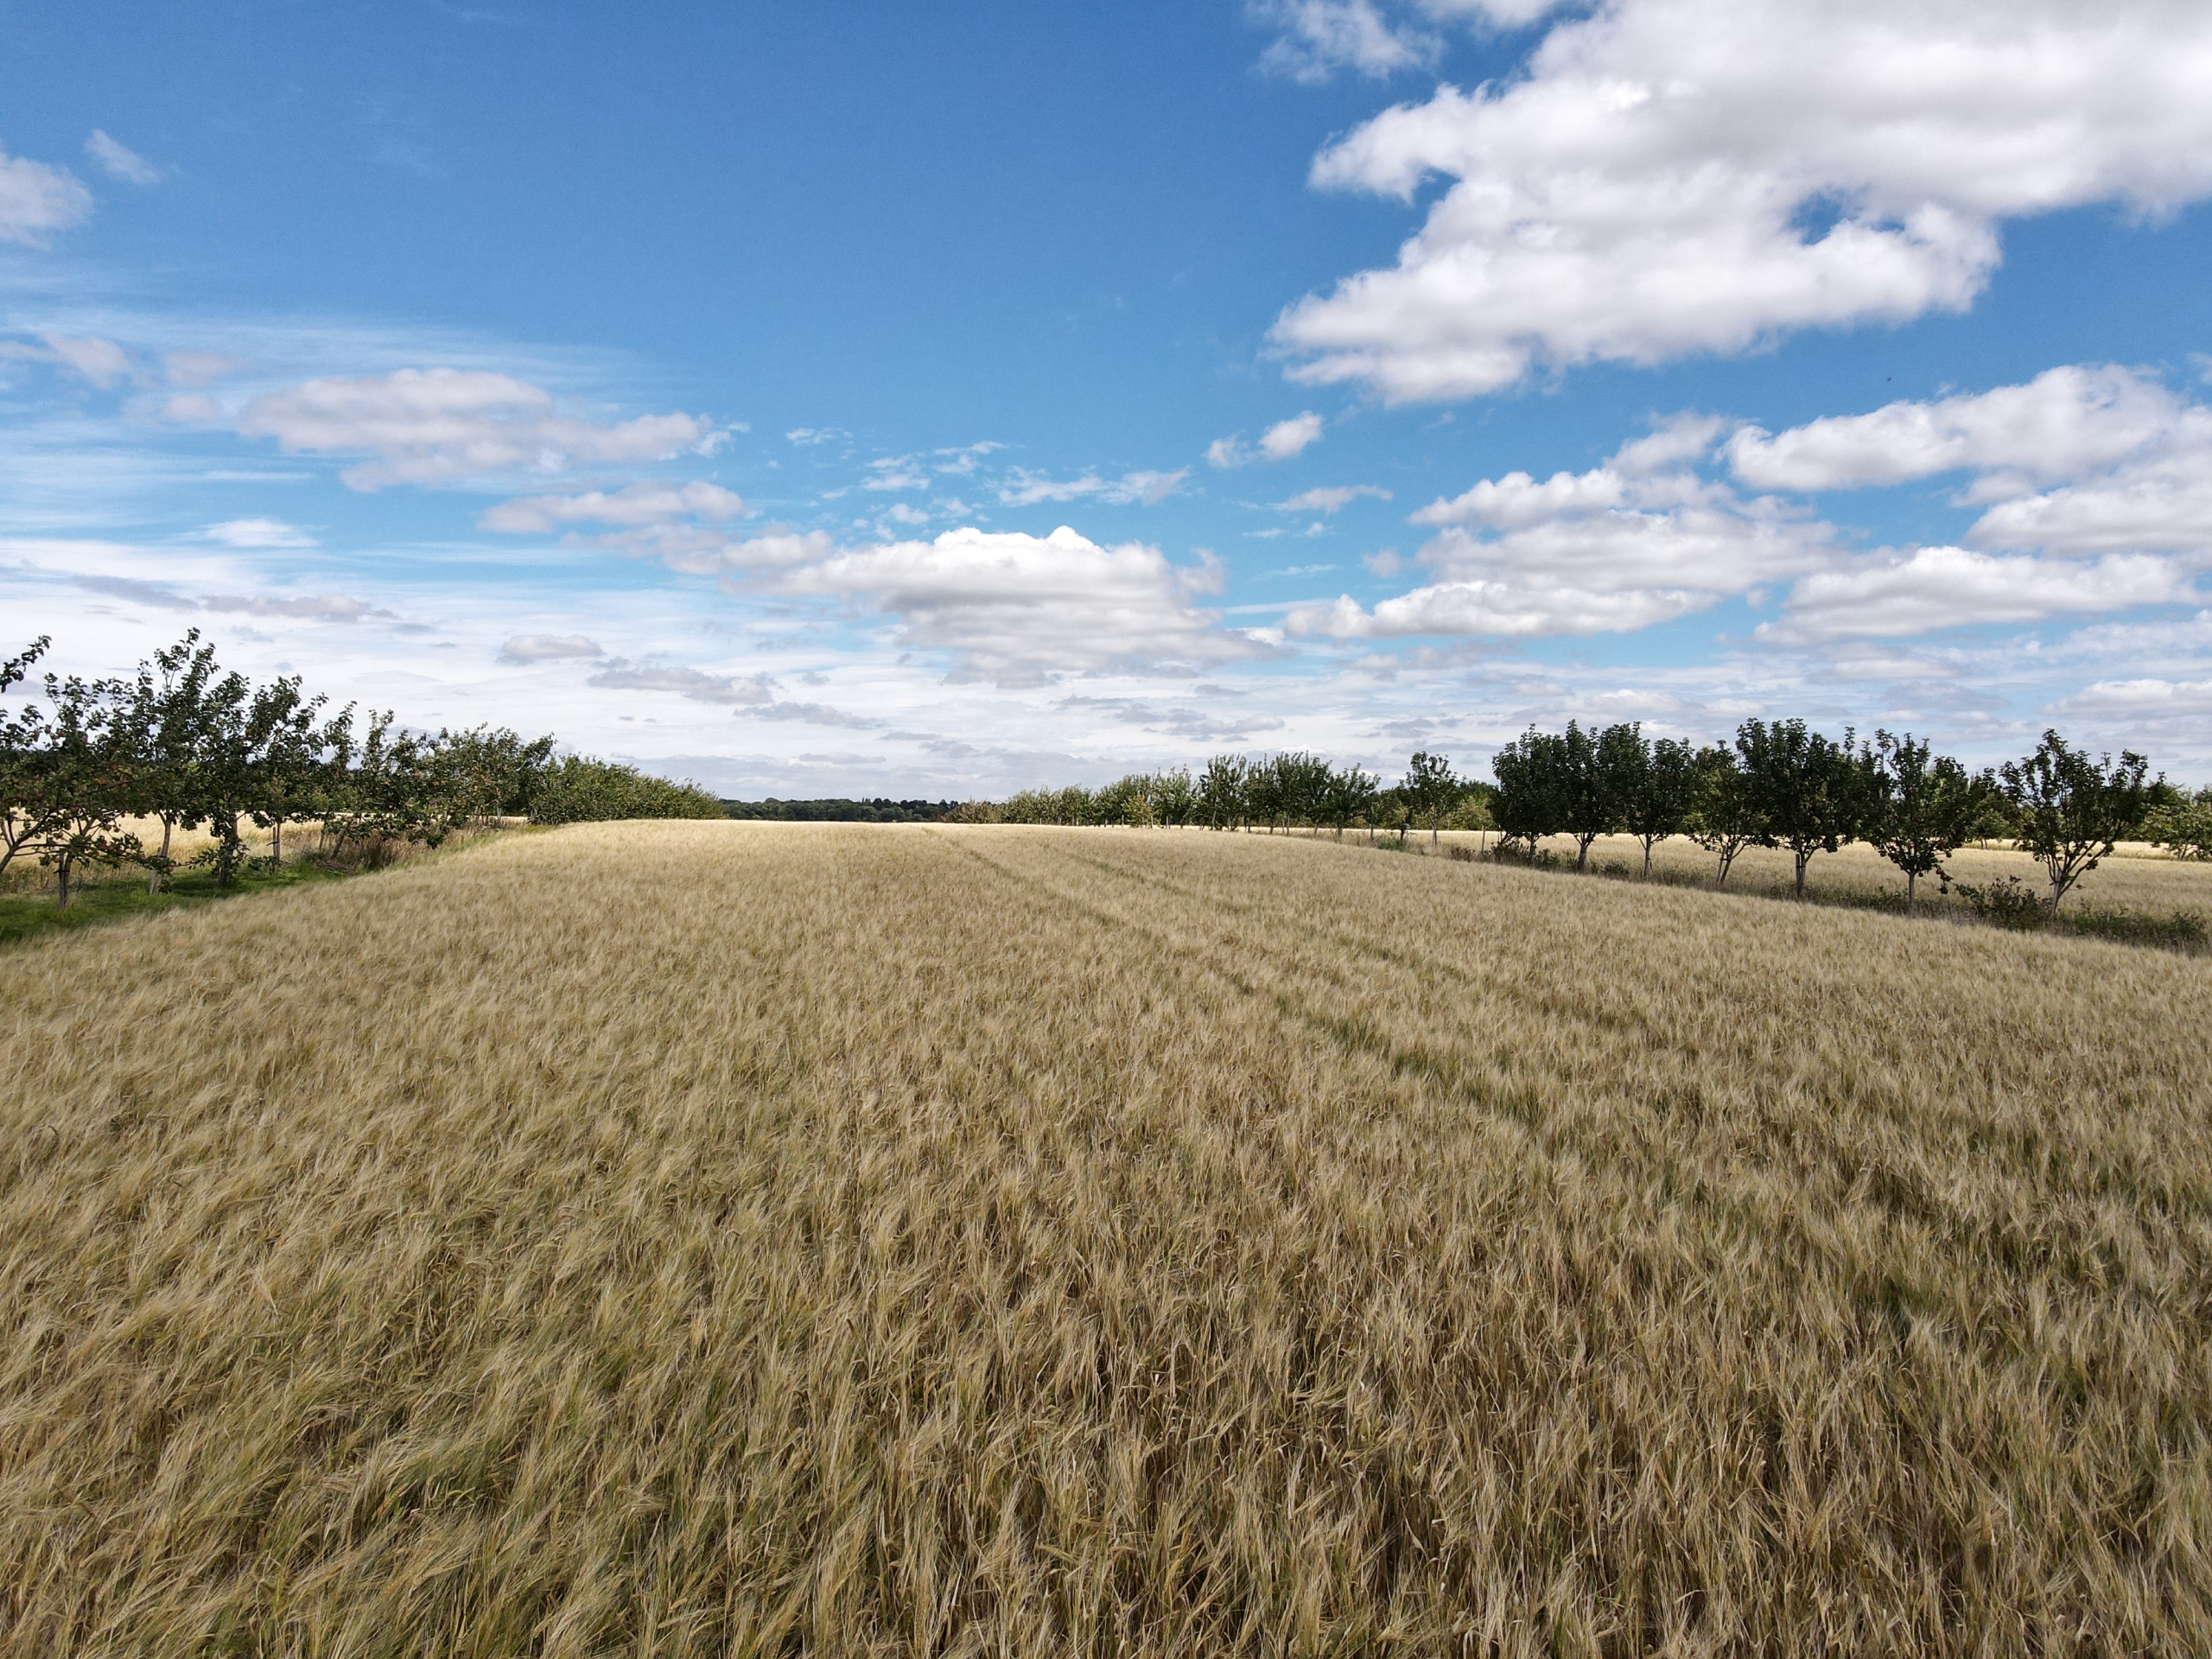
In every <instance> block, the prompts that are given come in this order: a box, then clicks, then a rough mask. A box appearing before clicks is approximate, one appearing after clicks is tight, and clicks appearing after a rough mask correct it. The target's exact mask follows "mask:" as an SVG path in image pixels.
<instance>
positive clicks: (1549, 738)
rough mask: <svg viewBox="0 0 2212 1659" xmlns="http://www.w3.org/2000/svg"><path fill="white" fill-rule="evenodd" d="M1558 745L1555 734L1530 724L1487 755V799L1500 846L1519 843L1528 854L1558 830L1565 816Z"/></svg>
mask: <svg viewBox="0 0 2212 1659" xmlns="http://www.w3.org/2000/svg"><path fill="white" fill-rule="evenodd" d="M1559 750H1560V739H1559V738H1558V737H1556V736H1554V735H1553V734H1551V733H1549V732H1540V731H1538V730H1537V729H1536V728H1535V727H1534V726H1531V727H1530V728H1529V729H1528V730H1527V731H1525V732H1523V733H1522V734H1521V735H1520V736H1518V737H1516V738H1515V739H1514V740H1513V741H1511V742H1510V743H1508V744H1506V745H1505V746H1504V747H1502V748H1500V749H1499V750H1498V752H1497V754H1496V756H1494V757H1493V758H1492V759H1491V775H1492V776H1494V777H1495V778H1496V779H1497V796H1496V798H1493V799H1492V801H1491V815H1492V816H1493V817H1496V818H1497V830H1498V845H1499V846H1500V848H1502V849H1503V848H1508V847H1514V846H1519V847H1520V848H1521V849H1522V851H1523V853H1524V854H1525V855H1526V856H1528V857H1530V858H1533V857H1535V853H1536V843H1537V842H1539V841H1541V840H1542V839H1543V838H1544V837H1545V836H1548V835H1550V834H1552V833H1553V832H1554V830H1556V829H1559V828H1560V824H1561V823H1562V821H1563V820H1564V819H1565V817H1566V807H1565V804H1564V803H1563V802H1562V800H1561V799H1560V774H1561V772H1562V771H1563V766H1562V761H1561V757H1560V753H1559Z"/></svg>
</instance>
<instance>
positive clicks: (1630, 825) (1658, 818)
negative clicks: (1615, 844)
mask: <svg viewBox="0 0 2212 1659" xmlns="http://www.w3.org/2000/svg"><path fill="white" fill-rule="evenodd" d="M1613 729H1614V730H1615V731H1618V730H1619V729H1621V728H1618V727H1616V728H1613ZM1629 729H1630V730H1632V731H1636V732H1637V745H1636V748H1637V754H1635V755H1630V754H1629V753H1626V752H1625V750H1624V751H1623V752H1622V753H1620V754H1619V755H1618V760H1617V763H1616V767H1615V770H1614V773H1613V775H1614V778H1615V779H1616V782H1615V785H1614V787H1615V791H1616V798H1617V799H1618V802H1619V809H1620V817H1621V824H1622V827H1623V828H1624V829H1627V831H1628V832H1629V834H1630V835H1631V836H1635V837H1636V838H1637V841H1639V842H1642V843H1643V876H1644V879H1645V880H1650V877H1651V851H1652V849H1653V848H1655V847H1656V846H1657V845H1658V844H1659V843H1660V842H1662V841H1664V840H1666V839H1667V837H1668V836H1679V835H1681V834H1682V833H1683V832H1684V831H1685V830H1687V829H1688V828H1689V822H1690V814H1691V812H1692V811H1693V810H1695V808H1696V806H1697V784H1698V772H1697V752H1696V751H1695V750H1694V749H1692V748H1691V747H1690V746H1689V745H1688V744H1687V743H1684V742H1681V741H1678V740H1676V739H1675V738H1671V737H1662V738H1660V739H1659V740H1657V741H1656V742H1653V743H1650V744H1649V745H1646V744H1645V743H1644V742H1643V741H1642V740H1643V733H1642V732H1641V730H1640V729H1638V728H1633V727H1631V728H1629ZM1609 735H1610V734H1609Z"/></svg>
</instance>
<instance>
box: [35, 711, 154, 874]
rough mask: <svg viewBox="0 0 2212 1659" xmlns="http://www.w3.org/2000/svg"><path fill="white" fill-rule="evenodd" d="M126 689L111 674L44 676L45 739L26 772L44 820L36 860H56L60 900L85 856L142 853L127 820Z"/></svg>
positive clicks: (103, 859) (122, 857) (119, 859)
mask: <svg viewBox="0 0 2212 1659" xmlns="http://www.w3.org/2000/svg"><path fill="white" fill-rule="evenodd" d="M127 696H128V693H127V692H126V691H125V690H124V687H123V686H122V685H121V684H119V683H118V682H115V681H112V680H91V681H87V680H83V679H79V678H78V677H76V676H74V675H72V676H70V677H68V678H67V679H63V678H61V677H59V676H57V675H53V674H49V675H48V676H47V677H46V701H47V709H48V714H47V717H46V720H45V721H44V732H43V735H44V740H45V741H44V742H43V743H42V745H41V747H40V749H39V751H38V753H37V754H36V756H35V763H34V766H32V768H31V769H30V772H29V783H30V785H31V788H30V791H29V792H30V794H31V796H32V798H33V801H34V805H33V809H32V810H33V811H34V813H35V816H36V817H38V818H39V820H40V829H39V833H38V837H37V841H36V842H35V845H36V847H37V849H38V855H39V862H40V863H41V864H48V865H51V866H52V867H53V868H54V879H55V898H56V901H57V903H58V905H59V907H60V908H61V909H63V910H67V909H68V908H69V889H70V884H71V882H72V880H73V878H74V876H75V874H76V871H77V868H78V867H79V865H81V864H119V863H123V862H124V861H128V860H132V859H136V858H138V857H141V856H143V852H144V849H143V848H142V847H141V846H140V845H139V842H138V837H137V836H134V835H132V834H131V833H130V831H128V830H126V829H124V827H123V815H124V811H125V810H127V808H128V805H129V801H130V748H129V738H130V726H129V723H128V721H127V720H125V719H124V713H123V711H124V706H125V702H126V699H127Z"/></svg>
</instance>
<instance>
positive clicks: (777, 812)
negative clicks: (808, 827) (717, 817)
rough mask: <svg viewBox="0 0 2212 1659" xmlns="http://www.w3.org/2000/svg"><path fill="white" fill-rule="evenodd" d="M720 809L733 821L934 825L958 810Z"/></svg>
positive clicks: (831, 805)
mask: <svg viewBox="0 0 2212 1659" xmlns="http://www.w3.org/2000/svg"><path fill="white" fill-rule="evenodd" d="M721 806H722V810H723V811H725V812H727V813H728V814H729V816H730V817H733V818H774V819H779V820H781V821H783V822H785V823H942V822H944V820H946V819H948V818H950V817H952V816H953V814H954V813H955V812H957V810H959V806H960V803H959V802H957V801H893V800H886V799H884V798H881V797H880V796H879V797H877V798H875V799H873V800H866V801H849V800H839V799H832V800H822V801H779V800H777V799H775V798H773V797H770V798H768V799H767V800H765V801H730V800H725V801H724V802H722V804H721Z"/></svg>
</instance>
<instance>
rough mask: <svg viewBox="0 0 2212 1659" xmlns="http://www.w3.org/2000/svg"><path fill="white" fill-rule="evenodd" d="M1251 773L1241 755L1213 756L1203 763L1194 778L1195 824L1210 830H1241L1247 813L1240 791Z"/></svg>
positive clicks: (1247, 808) (1246, 818)
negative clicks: (1203, 768) (1203, 772)
mask: <svg viewBox="0 0 2212 1659" xmlns="http://www.w3.org/2000/svg"><path fill="white" fill-rule="evenodd" d="M1251 770H1252V768H1251V763H1250V762H1249V761H1248V760H1245V759H1244V757H1243V755H1241V754H1217V755H1215V756H1214V757H1213V759H1211V760H1209V761H1207V762H1206V769H1205V774H1204V775H1203V776H1202V777H1201V778H1200V779H1198V809H1197V810H1198V821H1199V822H1200V823H1204V824H1205V825H1206V826H1207V827H1208V828H1209V829H1242V828H1243V827H1244V824H1245V823H1247V822H1248V820H1249V814H1250V810H1251V809H1250V807H1249V804H1248V803H1247V801H1246V799H1245V792H1244V791H1245V784H1246V781H1247V779H1249V776H1250V773H1251Z"/></svg>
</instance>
